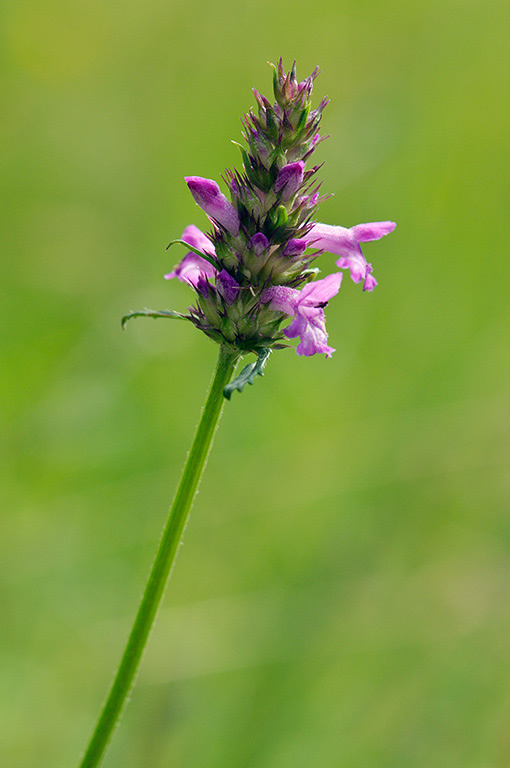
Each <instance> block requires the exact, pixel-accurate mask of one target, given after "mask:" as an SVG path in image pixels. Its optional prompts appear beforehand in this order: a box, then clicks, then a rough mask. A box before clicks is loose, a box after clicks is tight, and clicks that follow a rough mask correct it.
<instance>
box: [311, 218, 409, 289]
mask: <svg viewBox="0 0 510 768" xmlns="http://www.w3.org/2000/svg"><path fill="white" fill-rule="evenodd" d="M396 226H397V225H396V224H395V222H393V221H376V222H373V223H371V224H357V225H356V226H355V227H351V228H350V229H346V228H345V227H339V226H333V225H331V224H315V225H314V226H313V227H312V229H311V230H310V232H309V233H308V234H307V236H306V239H307V242H308V245H310V246H313V247H314V248H320V249H321V250H324V251H329V253H334V254H335V255H336V256H340V258H339V259H338V261H337V262H336V265H337V267H340V269H349V270H350V272H351V278H352V279H353V281H354V282H355V283H359V282H361V280H363V281H364V282H363V290H364V291H372V290H373V289H374V288H375V286H376V285H377V281H376V279H375V278H374V277H372V275H371V272H372V267H371V265H369V264H368V263H367V261H366V259H365V257H364V256H363V254H362V252H361V248H360V245H359V244H360V243H366V242H368V241H369V240H380V239H381V237H383V236H384V235H389V233H390V232H393V230H394V229H395V227H396Z"/></svg>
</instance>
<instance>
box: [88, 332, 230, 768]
mask: <svg viewBox="0 0 510 768" xmlns="http://www.w3.org/2000/svg"><path fill="white" fill-rule="evenodd" d="M238 359H239V353H238V352H236V351H235V350H232V349H230V348H228V347H226V346H224V345H222V346H221V347H220V351H219V356H218V362H217V365H216V370H215V373H214V377H213V380H212V383H211V387H210V390H209V393H208V395H207V399H206V402H205V405H204V409H203V411H202V416H201V418H200V421H199V423H198V426H197V430H196V433H195V437H194V439H193V444H192V446H191V450H190V452H189V454H188V458H187V460H186V464H185V466H184V470H183V473H182V477H181V481H180V483H179V486H178V488H177V492H176V494H175V499H174V502H173V504H172V507H171V509H170V513H169V516H168V520H167V523H166V526H165V528H164V530H163V534H162V537H161V541H160V543H159V547H158V550H157V553H156V557H155V559H154V563H153V566H152V570H151V572H150V575H149V579H148V581H147V586H146V587H145V591H144V593H143V596H142V600H141V603H140V606H139V608H138V613H137V614H136V618H135V622H134V624H133V628H132V630H131V634H130V635H129V639H128V641H127V645H126V648H125V650H124V653H123V656H122V659H121V661H120V665H119V668H118V670H117V674H116V675H115V678H114V681H113V683H112V686H111V689H110V692H109V694H108V698H107V699H106V702H105V704H104V706H103V709H102V712H101V714H100V716H99V719H98V721H97V725H96V727H95V729H94V732H93V734H92V737H91V739H90V742H89V745H88V747H87V750H86V752H85V755H84V757H83V759H82V761H81V763H80V768H97V766H99V765H100V763H101V761H102V759H103V757H104V754H105V752H106V749H107V747H108V744H109V742H110V739H111V737H112V734H113V731H114V729H115V726H116V724H117V722H118V720H119V718H120V715H121V713H122V710H123V708H124V705H125V703H126V700H127V698H128V696H129V693H130V691H131V688H132V685H133V681H134V679H135V676H136V672H137V670H138V667H139V664H140V660H141V658H142V654H143V650H144V648H145V645H146V643H147V639H148V637H149V634H150V631H151V629H152V626H153V624H154V620H155V618H156V614H157V611H158V608H159V605H160V603H161V598H162V596H163V592H164V589H165V585H166V583H167V581H168V576H169V574H170V571H171V568H172V565H173V563H174V561H175V557H176V554H177V549H178V547H179V542H180V540H181V537H182V534H183V531H184V528H185V526H186V521H187V519H188V515H189V511H190V509H191V505H192V502H193V499H194V497H195V494H196V491H197V488H198V484H199V482H200V478H201V476H202V473H203V471H204V468H205V465H206V462H207V457H208V455H209V451H210V449H211V445H212V441H213V437H214V433H215V430H216V427H217V425H218V422H219V419H220V416H221V412H222V410H223V404H224V397H223V388H224V387H225V385H226V384H228V383H229V382H230V379H231V377H232V374H233V372H234V369H235V366H236V363H237V361H238Z"/></svg>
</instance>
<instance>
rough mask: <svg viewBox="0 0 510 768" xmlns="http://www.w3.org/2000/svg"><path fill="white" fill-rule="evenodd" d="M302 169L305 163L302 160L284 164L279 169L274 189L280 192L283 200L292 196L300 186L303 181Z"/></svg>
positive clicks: (303, 169)
mask: <svg viewBox="0 0 510 768" xmlns="http://www.w3.org/2000/svg"><path fill="white" fill-rule="evenodd" d="M304 171H305V164H304V163H303V161H302V160H299V161H298V162H297V163H289V164H288V165H284V166H283V168H282V169H281V171H280V173H279V174H278V178H277V179H276V182H275V185H274V191H275V192H276V193H280V194H281V198H282V200H283V201H284V202H286V201H287V200H290V199H291V197H294V195H295V194H296V192H297V191H298V189H299V188H300V186H301V184H302V183H303V176H304Z"/></svg>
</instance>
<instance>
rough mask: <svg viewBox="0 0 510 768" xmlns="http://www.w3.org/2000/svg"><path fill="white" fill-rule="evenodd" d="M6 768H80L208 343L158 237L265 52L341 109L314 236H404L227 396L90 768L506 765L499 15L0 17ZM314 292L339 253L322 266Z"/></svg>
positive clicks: (506, 482)
mask: <svg viewBox="0 0 510 768" xmlns="http://www.w3.org/2000/svg"><path fill="white" fill-rule="evenodd" d="M1 17H2V30H3V31H2V45H1V47H0V59H1V66H2V72H3V76H2V85H1V98H2V103H3V117H2V120H1V123H0V135H1V142H2V146H3V150H2V155H1V159H0V162H1V165H2V181H3V186H4V194H3V195H2V199H3V203H2V206H1V207H0V218H1V222H2V232H3V234H2V250H3V258H2V264H1V284H0V285H1V288H0V290H1V292H2V308H1V317H2V326H3V331H2V357H1V373H2V393H3V394H2V406H1V408H2V423H3V425H4V426H3V427H2V450H3V455H2V458H1V470H0V471H1V473H2V501H1V510H2V523H1V530H0V542H1V552H2V556H1V572H2V573H1V575H2V620H1V636H0V646H1V667H2V673H1V709H2V716H1V721H2V736H1V752H0V754H1V758H0V763H1V765H2V766H6V767H7V766H8V767H9V768H27V767H31V766H37V767H38V768H43V767H44V768H54V767H55V766H75V765H76V762H77V757H78V753H79V752H80V751H81V750H82V749H83V747H84V745H85V742H86V740H87V738H88V736H89V734H90V731H91V728H92V726H93V722H94V719H95V717H96V715H97V712H98V709H99V706H100V704H101V702H102V700H103V697H104V695H105V693H106V689H107V686H108V684H109V682H110V680H111V675H112V671H113V668H114V667H115V665H116V663H117V661H118V659H119V655H120V652H121V649H122V647H123V644H124V641H125V638H126V633H127V631H128V628H129V625H130V622H131V620H132V618H133V615H134V611H135V608H136V604H137V600H138V598H139V596H140V594H141V590H142V587H143V584H144V581H145V578H146V575H147V572H148V568H149V565H150V562H151V560H152V556H153V552H154V549H155V544H156V541H157V539H158V536H159V533H160V530H161V528H162V525H163V522H164V519H165V515H166V510H167V507H168V503H169V501H170V497H171V495H172V492H173V489H174V486H175V483H176V481H177V479H178V476H179V473H180V470H181V467H182V463H183V460H184V457H185V454H186V451H187V449H188V446H189V442H190V439H191V433H192V430H193V428H194V425H195V423H196V420H197V417H198V413H199V410H200V407H201V403H202V401H203V395H204V391H205V388H206V387H207V384H208V381H209V378H210V374H211V371H212V368H213V366H214V362H215V358H216V348H215V345H214V344H213V343H212V342H211V341H209V340H208V339H207V338H206V337H205V336H202V335H201V334H199V333H198V332H197V331H196V330H195V329H194V328H193V327H192V326H191V325H190V326H189V327H188V326H187V325H185V324H175V323H171V322H168V323H167V322H164V321H158V322H154V321H152V320H139V321H137V322H133V324H132V325H131V326H128V328H127V330H126V332H125V333H122V332H121V330H120V317H121V315H122V314H123V313H125V312H126V311H128V310H130V309H138V308H141V307H144V306H150V307H155V308H164V307H166V308H173V309H177V310H181V311H183V310H184V309H185V307H186V306H188V305H189V303H190V302H191V300H192V296H191V293H190V292H189V290H188V289H187V288H186V286H184V285H182V284H180V283H177V281H173V282H172V283H170V284H169V283H167V282H165V281H164V280H163V278H162V275H163V273H164V272H167V271H168V270H169V269H171V268H172V267H173V265H174V264H175V262H176V260H177V259H179V258H180V257H181V256H182V252H179V251H178V250H173V251H171V252H168V253H166V252H165V246H166V244H167V243H168V241H169V240H170V239H172V238H175V237H178V236H179V235H180V234H181V232H182V230H183V229H184V227H185V226H186V225H187V224H190V223H196V224H197V225H198V226H202V227H204V226H206V219H205V216H204V215H203V213H202V212H201V211H200V209H199V208H197V206H196V205H195V204H194V202H193V200H192V198H191V196H190V194H189V193H188V190H187V188H186V185H185V183H184V181H183V176H184V175H190V174H191V175H193V174H194V175H201V176H206V177H212V178H215V179H219V174H220V172H222V171H223V170H224V169H225V168H226V167H227V166H231V165H232V164H234V163H237V162H238V153H237V149H236V148H235V147H234V145H232V144H231V143H230V140H231V139H235V140H239V139H240V133H241V125H240V123H239V116H240V115H241V113H242V112H243V111H245V110H247V109H248V108H249V107H250V106H252V105H253V103H254V99H253V96H252V94H251V90H250V89H251V87H252V86H255V87H256V88H257V89H258V90H259V91H262V92H263V93H265V94H267V95H269V94H270V92H271V71H270V69H269V67H268V66H267V64H266V61H267V60H272V61H275V60H276V59H277V58H278V57H279V56H280V55H282V56H283V57H284V62H285V64H286V65H287V66H290V64H291V63H292V59H293V58H294V57H295V58H296V59H297V62H298V76H300V77H301V78H302V77H305V76H306V75H308V74H309V73H310V72H311V70H312V69H313V68H314V67H315V66H316V65H317V64H318V65H319V66H320V67H321V70H322V74H321V76H320V77H319V78H318V80H317V81H316V90H315V97H316V98H315V103H316V104H318V102H319V100H320V98H321V97H322V95H324V94H327V95H328V96H329V97H330V98H331V104H330V105H329V107H328V108H327V110H326V112H325V117H324V123H323V130H324V132H325V133H326V134H331V138H330V139H329V140H328V141H327V142H324V143H323V144H321V146H320V148H319V150H318V152H317V160H318V161H320V162H322V161H324V163H325V165H324V168H323V170H322V176H323V178H324V191H325V192H331V193H334V197H331V198H330V199H329V200H328V201H327V202H326V203H325V204H324V205H323V207H322V210H321V220H323V221H325V222H328V223H332V224H335V223H337V224H343V225H345V226H352V225H353V224H357V223H361V222H366V221H377V220H381V219H394V220H395V221H397V222H398V227H397V229H396V231H395V232H394V233H393V234H392V235H391V236H389V237H387V238H384V240H382V241H381V242H379V243H372V244H370V243H369V244H367V246H366V247H365V253H366V255H367V257H368V258H369V260H370V261H372V263H373V264H374V270H375V274H376V276H377V279H378V280H379V287H378V288H377V290H376V291H374V293H373V294H362V292H361V290H360V286H356V285H354V284H353V283H352V282H351V281H350V280H348V279H346V280H345V281H344V285H343V286H342V289H341V292H340V294H339V296H338V298H336V299H335V300H333V301H332V302H331V304H330V306H329V308H328V311H327V318H328V330H329V333H330V343H331V344H332V346H334V347H336V348H337V350H338V351H337V352H336V354H335V355H334V356H333V358H332V359H331V360H326V359H325V358H324V356H321V357H319V356H316V357H313V358H310V359H304V358H298V356H297V355H295V354H294V353H293V352H292V351H289V350H287V351H283V352H280V353H278V354H275V355H273V357H272V359H271V361H270V364H269V365H268V369H267V374H266V376H265V377H264V379H263V380H258V381H257V383H256V385H255V386H254V387H253V388H249V390H248V391H245V392H244V393H243V394H242V395H239V396H238V394H237V393H236V394H234V396H233V398H232V401H231V402H230V403H228V404H227V406H226V409H225V413H224V416H223V421H222V424H221V428H220V430H219V432H218V436H217V440H216V443H215V446H214V450H213V453H212V456H211V459H210V461H209V465H208V468H207V472H206V476H205V479H204V481H203V483H202V486H201V490H200V493H199V496H198V498H197V501H196V504H195V506H194V510H193V513H192V517H191V522H190V525H189V527H188V530H187V533H186V536H185V543H184V546H183V547H182V549H181V552H180V555H179V558H178V562H177V567H176V569H175V573H174V576H173V578H172V582H171V585H170V588H169V589H168V591H167V595H166V599H165V603H164V607H163V610H162V612H161V618H160V621H159V623H158V625H157V627H156V630H155V632H154V634H153V637H152V639H151V642H150V645H149V647H148V650H147V653H146V655H145V659H144V663H143V667H142V670H141V672H140V675H139V678H138V682H137V685H136V689H135V691H134V693H133V696H132V701H131V703H130V705H129V707H128V709H127V711H126V715H125V717H124V720H123V722H122V725H121V727H120V728H119V730H118V731H117V734H116V736H115V739H114V741H113V744H112V747H111V750H110V752H109V753H108V756H107V758H106V760H105V763H104V765H105V768H120V766H122V767H123V768H128V766H129V767H130V766H133V768H134V767H135V766H136V768H167V767H168V768H169V767H170V766H172V767H173V766H175V767H178V768H197V767H198V766H199V767H200V768H240V767H241V766H243V767H244V766H249V767H250V768H273V767H274V766H278V768H310V766H327V767H328V768H329V767H330V768H344V767H345V768H358V767H359V768H367V766H370V768H436V766H441V767H442V766H448V768H496V766H498V767H503V766H508V765H509V764H510V684H509V680H510V648H509V640H508V638H509V637H510V602H509V593H510V562H509V549H510V521H509V517H508V510H509V508H510V503H509V502H510V470H509V466H510V462H509V459H510V455H509V454H510V451H509V442H508V433H509V426H510V387H509V384H508V376H509V373H510V354H509V336H510V333H509V332H510V307H509V301H508V296H509V288H510V286H509V270H508V255H507V250H508V245H507V244H508V240H509V236H510V232H509V231H508V230H509V219H508V213H509V202H510V201H509V195H508V172H509V169H510V163H509V144H508V137H509V128H510V120H509V117H510V108H509V94H510V88H509V82H508V81H509V73H510V61H509V49H508V39H509V33H510V14H509V8H508V6H506V5H505V4H501V3H500V2H499V0H484V2H482V1H481V0H449V1H448V2H446V3H445V2H444V0H424V2H420V3H416V4H413V3H404V2H401V1H400V0H393V1H391V2H383V1H382V0H375V1H374V0H370V2H368V1H367V0H357V1H356V0H350V1H349V0H347V1H346V2H341V3H338V2H336V1H335V2H333V1H331V2H326V1H325V0H317V1H316V2H314V3H313V4H308V3H305V2H303V1H302V0H297V2H295V3H293V4H292V5H291V4H283V3H282V4H277V3H273V2H268V1H267V0H259V1H258V2H256V3H254V2H250V1H248V2H245V3H241V4H233V3H229V2H226V1H225V0H223V1H221V0H212V2H208V3H204V2H201V1H199V0H187V2H182V1H181V0H176V1H175V2H163V1H162V0H144V2H141V0H125V1H124V2H123V3H122V4H121V3H116V2H112V1H111V0H106V2H104V1H101V2H100V0H85V2H78V1H77V0H52V1H49V0H17V2H10V1H9V0H6V2H4V4H3V5H2V10H1ZM321 265H322V267H323V269H324V273H327V271H328V270H330V269H331V266H332V261H331V256H327V255H324V256H322V257H321V260H320V265H319V266H321Z"/></svg>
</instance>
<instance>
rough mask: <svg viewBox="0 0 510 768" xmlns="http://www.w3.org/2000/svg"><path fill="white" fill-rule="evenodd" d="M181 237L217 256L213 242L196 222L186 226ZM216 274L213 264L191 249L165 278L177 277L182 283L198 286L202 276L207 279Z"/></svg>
mask: <svg viewBox="0 0 510 768" xmlns="http://www.w3.org/2000/svg"><path fill="white" fill-rule="evenodd" d="M181 239H182V240H184V242H186V243H188V245H191V246H192V247H193V248H197V249H198V250H199V251H203V252H204V253H207V254H209V255H210V256H215V251H214V246H213V244H212V243H211V241H210V240H209V238H208V237H206V235H204V233H203V232H201V231H200V230H199V228H198V227H195V225H194V224H190V226H189V227H186V229H185V230H184V232H183V233H182V238H181ZM216 274H217V270H216V269H215V268H214V267H213V265H212V264H210V263H209V262H208V261H206V259H202V258H201V257H200V256H198V254H196V253H194V252H193V251H190V252H189V253H187V254H186V256H185V257H184V258H183V260H182V261H181V262H180V263H179V264H178V265H177V266H176V267H174V269H173V270H172V271H171V272H169V273H168V274H167V275H165V279H166V280H170V279H171V278H172V277H176V278H177V279H178V280H180V281H181V282H182V283H188V284H189V285H191V286H193V287H194V288H196V287H197V285H198V282H199V280H200V278H202V280H207V279H208V278H212V277H214V276H215V275H216Z"/></svg>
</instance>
